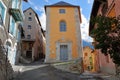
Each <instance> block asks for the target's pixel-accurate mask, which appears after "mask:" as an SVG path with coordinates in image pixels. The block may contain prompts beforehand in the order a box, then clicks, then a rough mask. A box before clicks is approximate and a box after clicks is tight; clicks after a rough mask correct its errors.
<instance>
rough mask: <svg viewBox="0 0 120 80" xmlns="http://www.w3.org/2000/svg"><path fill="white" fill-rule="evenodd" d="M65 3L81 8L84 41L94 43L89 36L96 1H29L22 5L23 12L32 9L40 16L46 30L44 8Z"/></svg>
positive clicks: (81, 26) (81, 27)
mask: <svg viewBox="0 0 120 80" xmlns="http://www.w3.org/2000/svg"><path fill="white" fill-rule="evenodd" d="M59 1H64V2H67V3H70V4H73V5H77V6H80V11H81V17H82V23H81V24H80V29H81V35H82V39H83V40H85V41H87V42H92V38H91V37H90V36H89V19H90V14H91V9H92V5H93V1H94V0H28V2H27V3H26V2H24V1H23V4H22V9H23V11H24V10H26V9H27V8H29V7H31V8H32V9H33V10H34V11H35V12H36V13H37V14H38V16H39V19H40V22H41V25H42V28H43V29H44V30H45V29H46V15H45V10H44V6H45V5H51V4H54V3H57V2H59Z"/></svg>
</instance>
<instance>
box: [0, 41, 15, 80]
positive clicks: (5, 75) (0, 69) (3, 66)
mask: <svg viewBox="0 0 120 80" xmlns="http://www.w3.org/2000/svg"><path fill="white" fill-rule="evenodd" d="M13 72H14V71H13V69H12V66H11V64H10V63H9V60H8V58H6V52H5V48H4V46H3V45H2V42H1V41H0V80H12V78H13Z"/></svg>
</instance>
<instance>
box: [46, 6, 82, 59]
mask: <svg viewBox="0 0 120 80" xmlns="http://www.w3.org/2000/svg"><path fill="white" fill-rule="evenodd" d="M48 9H49V10H48ZM59 9H65V10H66V13H65V14H60V13H59ZM46 11H47V12H48V13H47V12H46V14H47V23H46V24H47V28H46V29H47V31H46V37H47V38H48V39H49V40H48V39H47V45H46V46H47V49H46V52H47V54H46V58H50V59H51V60H52V59H53V60H54V61H55V60H56V58H57V53H56V42H57V41H59V42H61V43H62V42H63V43H64V42H68V41H71V43H72V47H71V49H72V50H71V51H72V52H71V53H72V54H71V55H72V58H71V59H77V58H79V57H80V54H82V53H81V52H82V51H81V52H80V51H78V50H82V49H81V46H80V45H78V44H81V43H78V42H80V39H78V36H77V35H79V34H80V32H79V31H77V30H78V29H79V28H77V27H80V25H79V26H78V25H77V24H76V23H80V21H79V20H77V22H76V18H75V8H74V7H47V9H46ZM77 18H78V19H79V17H77ZM48 21H49V22H48ZM60 21H65V22H66V26H67V27H66V32H60V27H59V22H60ZM80 38H81V37H80ZM78 46H79V47H78ZM46 60H47V59H46Z"/></svg>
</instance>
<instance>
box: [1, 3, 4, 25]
mask: <svg viewBox="0 0 120 80" xmlns="http://www.w3.org/2000/svg"><path fill="white" fill-rule="evenodd" d="M0 16H1V17H2V20H3V22H4V21H5V6H4V4H3V3H2V2H1V1H0ZM3 22H0V24H3Z"/></svg>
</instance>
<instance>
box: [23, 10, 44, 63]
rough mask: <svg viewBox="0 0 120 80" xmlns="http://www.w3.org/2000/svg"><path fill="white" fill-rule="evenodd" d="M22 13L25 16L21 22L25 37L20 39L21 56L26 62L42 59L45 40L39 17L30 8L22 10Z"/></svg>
mask: <svg viewBox="0 0 120 80" xmlns="http://www.w3.org/2000/svg"><path fill="white" fill-rule="evenodd" d="M23 13H24V16H25V20H24V22H23V30H24V35H25V37H24V38H22V54H21V56H22V58H24V59H25V60H28V62H31V61H35V60H39V59H44V57H45V44H46V40H45V35H44V31H43V29H42V27H41V23H40V21H39V17H38V15H37V13H36V12H35V11H34V10H33V9H32V8H28V9H26V10H24V12H23ZM22 62H24V61H22Z"/></svg>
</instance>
